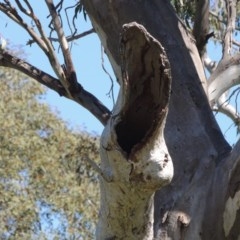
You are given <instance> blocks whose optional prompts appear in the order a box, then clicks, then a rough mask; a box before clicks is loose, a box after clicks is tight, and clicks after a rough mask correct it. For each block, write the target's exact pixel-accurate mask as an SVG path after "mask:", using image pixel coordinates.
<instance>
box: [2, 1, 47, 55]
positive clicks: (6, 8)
mask: <svg viewBox="0 0 240 240" xmlns="http://www.w3.org/2000/svg"><path fill="white" fill-rule="evenodd" d="M0 11H1V12H3V13H4V14H6V15H7V16H8V17H9V18H10V19H12V20H13V21H14V22H15V23H17V24H18V25H20V26H21V27H22V28H24V29H25V30H26V31H27V32H28V34H29V35H30V36H31V37H32V38H33V40H34V41H35V42H36V43H37V44H38V46H39V47H40V48H41V49H42V50H43V51H44V53H45V54H46V55H47V54H48V48H47V46H46V44H45V43H44V41H43V40H42V39H41V37H40V36H39V35H38V34H37V33H36V32H35V31H34V30H33V29H32V28H31V27H30V26H29V25H28V24H27V23H26V22H24V21H23V19H22V18H21V16H20V15H19V14H18V12H17V10H16V9H15V8H14V7H13V6H12V5H11V4H10V3H9V2H8V3H7V4H4V3H0Z"/></svg>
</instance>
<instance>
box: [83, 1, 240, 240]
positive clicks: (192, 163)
mask: <svg viewBox="0 0 240 240" xmlns="http://www.w3.org/2000/svg"><path fill="white" fill-rule="evenodd" d="M83 2H84V5H85V7H86V10H87V11H88V14H89V16H90V18H91V20H92V23H93V25H94V27H95V30H96V31H97V33H98V35H99V37H100V39H101V41H102V44H103V45H104V47H105V49H106V53H107V54H108V56H109V59H110V61H111V64H112V66H113V69H114V72H115V74H116V77H117V78H118V80H119V82H120V84H121V90H120V94H119V98H118V102H117V105H116V106H115V108H114V113H113V117H112V118H111V119H110V121H109V123H108V125H107V127H106V129H105V131H104V132H103V135H102V142H101V152H102V154H101V155H102V168H103V169H104V171H105V172H106V174H107V176H108V177H107V178H106V179H107V180H108V181H106V180H104V179H102V183H101V194H102V197H101V206H102V207H101V211H100V222H99V225H98V231H97V234H100V233H101V234H102V233H104V232H107V234H105V235H104V234H103V235H101V234H100V235H98V236H99V237H98V239H108V238H110V239H111V238H112V239H152V238H153V237H155V238H156V239H177V240H179V239H189V240H192V239H194V240H196V239H204V240H206V239H209V240H210V239H211V240H212V239H238V237H239V235H240V228H239V227H238V226H239V221H240V220H239V219H240V211H239V210H238V209H239V195H240V194H239V189H240V184H239V180H238V178H239V177H238V176H239V175H240V174H238V172H239V171H240V170H239V168H240V167H239V160H240V157H239V152H240V144H239V143H238V144H237V145H236V147H235V149H234V150H233V151H232V152H231V148H230V147H229V145H228V144H227V143H226V141H225V139H224V138H223V136H222V134H221V132H220V130H219V127H218V125H217V124H216V122H215V119H214V117H213V114H212V112H211V109H210V107H209V103H208V100H207V97H206V94H205V92H204V90H203V89H205V84H206V79H205V75H204V71H203V66H202V63H201V59H200V57H199V54H198V51H197V48H196V43H195V40H194V38H193V37H192V35H191V33H189V32H188V31H187V29H185V28H184V26H183V25H182V23H181V22H180V21H179V19H178V18H177V17H176V15H175V13H174V11H173V9H172V7H171V6H170V3H169V1H167V0H152V1H144V0H142V1H139V0H131V1H129V0H118V1H117V0H116V1H102V0H85V1H83ZM130 22H137V23H138V24H141V25H143V26H144V28H145V29H146V30H147V32H149V33H150V34H151V35H152V36H153V37H154V38H155V39H157V40H158V42H159V43H160V44H161V45H160V44H157V45H156V46H155V47H156V51H160V50H159V49H161V46H163V48H164V50H165V52H166V56H167V59H168V61H169V62H170V66H171V78H172V89H171V95H170V104H169V111H168V116H167V119H166V127H165V130H164V132H165V134H162V133H161V131H163V128H164V118H165V115H164V117H159V115H158V114H159V113H163V112H164V111H163V109H164V108H165V107H167V105H168V104H167V102H166V99H167V98H166V96H165V97H163V96H164V95H163V92H164V91H162V92H161V91H160V92H159V99H158V100H157V98H156V96H157V95H154V94H149V92H150V93H151V91H149V90H148V89H150V87H149V86H151V84H153V82H155V83H156V81H157V80H150V83H148V84H146V83H147V82H144V80H143V79H145V80H146V79H147V78H144V77H140V80H139V83H140V85H138V84H137V82H138V79H139V76H142V75H144V73H145V70H146V69H148V70H149V69H150V68H151V64H152V63H151V62H149V61H145V53H146V49H147V47H146V48H144V47H141V46H143V45H141V44H142V43H141V44H139V42H138V44H136V46H135V48H133V45H130V46H131V47H130V48H127V49H130V51H129V53H128V54H127V55H124V54H125V52H121V48H120V47H121V44H120V43H124V41H121V36H120V34H121V32H122V29H123V25H124V24H128V23H130ZM128 26H129V25H128ZM138 26H139V25H138ZM129 31H130V32H131V31H133V34H132V35H131V34H130V35H131V37H130V39H135V38H134V37H135V36H136V34H138V31H137V32H134V28H133V29H131V28H130V29H129ZM144 41H145V40H144ZM151 41H153V42H154V40H151ZM148 45H149V44H148ZM153 45H154V44H150V46H151V47H153ZM144 46H145V45H144ZM131 51H133V53H132V52H131ZM162 51H163V50H162ZM131 54H133V55H131ZM148 54H150V55H151V54H152V57H150V56H149V55H148V58H147V59H156V56H155V51H154V50H151V51H150V52H149V53H148ZM131 56H134V61H133V60H132V59H131ZM126 58H127V59H126ZM129 58H130V60H129V61H130V62H131V63H130V62H128V59H129ZM160 59H163V58H162V57H160ZM153 62H154V61H153ZM126 63H127V64H126ZM139 64H140V66H139ZM160 65H161V64H160ZM160 65H159V66H160ZM126 66H127V69H126ZM161 66H163V65H161ZM164 66H166V65H164ZM156 68H157V65H154V64H153V68H152V72H154V69H156ZM164 69H167V67H166V68H164V67H162V70H161V71H159V72H158V74H159V76H163V70H164ZM149 71H150V70H149ZM129 74H130V75H131V78H129V79H130V81H129V82H128V81H127V80H126V79H127V76H129ZM141 74H142V75H141ZM156 75H157V74H156ZM131 79H132V80H131ZM133 79H134V80H133ZM148 79H152V78H151V77H149V78H148ZM163 82H164V81H161V77H160V82H159V83H163ZM132 83H133V85H132ZM144 84H146V88H145V85H144ZM153 86H154V84H153ZM142 88H144V89H145V90H146V91H145V94H146V95H145V94H138V95H137V97H136V96H135V95H134V94H133V95H131V94H132V93H134V92H135V90H134V89H138V90H139V92H140V93H142V92H144V90H142ZM162 89H165V92H167V89H168V88H167V87H166V86H163V88H162ZM153 92H155V91H153ZM145 96H146V98H145ZM149 96H151V97H149ZM151 101H153V102H151ZM157 102H158V103H159V104H160V106H158V107H157V108H156V110H152V108H154V105H153V103H157ZM139 103H140V104H143V105H142V106H144V107H143V109H144V111H142V112H141V111H140V113H139V115H138V114H135V113H133V111H132V109H134V108H137V107H138V104H139ZM147 107H149V108H150V109H151V111H150V114H146V108H147ZM165 113H166V112H164V114H165ZM132 119H133V120H132ZM143 120H145V121H146V122H145V121H143ZM159 121H160V123H159ZM132 129H133V131H132ZM155 133H157V134H155ZM138 134H139V135H138ZM136 135H137V137H136ZM154 138H155V139H154ZM165 141H166V145H167V147H168V151H169V153H170V154H168V152H167V148H166V147H165ZM152 149H154V151H152ZM155 151H156V152H158V151H159V152H160V153H159V156H160V157H158V158H157V159H158V161H159V162H158V164H157V166H158V167H156V168H155V171H154V170H153V169H154V168H153V167H152V166H154V164H155V163H154V161H149V159H151V156H152V155H151V154H152V153H153V152H155ZM163 156H165V157H166V156H168V157H169V156H171V158H172V162H173V168H174V176H173V180H172V182H171V183H170V184H168V185H167V186H165V187H164V188H162V186H163V183H164V184H166V183H167V182H168V181H169V180H170V178H171V176H170V175H171V174H170V172H171V159H170V157H169V158H168V159H167V164H168V165H167V167H166V168H163V167H162V168H161V167H159V166H163V163H164V159H165V158H164V157H163ZM149 162H150V163H151V164H150V167H148V163H149ZM161 164H162V165H161ZM161 170H162V172H161ZM151 171H154V173H152V174H153V176H158V177H157V178H155V180H153V181H152V174H150V177H149V179H150V181H149V182H148V180H149V179H148V174H149V172H151ZM158 173H159V174H158ZM132 177H133V178H132ZM154 181H155V183H154V184H153V182H154ZM152 184H153V185H154V187H153V188H152ZM157 188H158V189H160V190H159V191H157V192H155V190H156V189H157ZM154 192H155V197H154V199H155V209H154V220H152V211H153V209H152V203H151V199H152V197H153V195H154ZM111 196H113V197H112V198H111ZM143 196H144V197H143ZM115 204H117V205H115ZM144 212H145V214H144ZM152 221H154V224H153V229H152V230H149V228H152ZM112 222H113V224H112ZM147 222H148V223H149V224H147ZM116 226H117V227H116ZM146 229H147V230H146ZM141 230H142V234H140V232H141ZM143 230H146V231H143ZM125 232H127V234H128V235H124V233H125ZM131 234H132V235H131ZM152 235H153V236H152Z"/></svg>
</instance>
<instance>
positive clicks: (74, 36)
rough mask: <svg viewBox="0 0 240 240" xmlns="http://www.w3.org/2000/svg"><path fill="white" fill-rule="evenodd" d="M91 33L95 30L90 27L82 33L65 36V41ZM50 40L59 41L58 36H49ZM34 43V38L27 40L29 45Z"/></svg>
mask: <svg viewBox="0 0 240 240" xmlns="http://www.w3.org/2000/svg"><path fill="white" fill-rule="evenodd" d="M91 33H95V30H94V29H93V28H92V29H90V30H88V31H85V32H83V33H79V34H76V35H72V36H68V37H67V41H68V42H71V41H74V40H78V39H80V38H83V37H85V36H87V35H89V34H91ZM48 39H49V40H50V41H51V42H59V39H58V38H53V37H50V38H48ZM33 43H34V40H32V39H30V40H29V41H28V42H27V45H31V44H33Z"/></svg>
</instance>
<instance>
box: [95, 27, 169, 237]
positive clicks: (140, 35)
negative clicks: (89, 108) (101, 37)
mask: <svg viewBox="0 0 240 240" xmlns="http://www.w3.org/2000/svg"><path fill="white" fill-rule="evenodd" d="M121 55H122V66H121V69H122V77H121V81H120V82H121V89H120V93H119V97H118V100H117V104H116V106H115V108H114V111H113V117H112V118H111V119H110V120H109V122H108V124H107V126H106V127H105V130H104V132H103V134H102V138H101V169H102V171H103V172H104V175H105V176H107V179H111V180H110V181H109V182H107V181H106V180H105V179H103V178H102V179H101V182H100V189H101V208H100V215H99V223H98V226H97V233H96V236H97V239H101V240H102V239H115V238H116V239H152V238H153V205H154V204H153V199H154V198H153V197H154V193H155V191H156V190H157V189H160V188H162V187H163V186H165V185H166V184H168V183H169V182H170V181H171V179H172V177H173V165H172V160H171V157H170V155H169V153H168V149H167V147H166V144H165V140H164V135H163V129H164V126H165V119H166V115H167V105H168V99H169V90H170V72H169V63H168V60H167V58H166V55H165V52H164V50H163V48H162V47H161V45H160V43H159V42H158V41H156V40H155V39H154V38H153V37H152V36H150V34H148V33H147V31H146V30H145V29H144V28H143V27H142V26H141V25H138V24H136V23H130V24H126V25H124V26H123V33H122V36H121ZM136 62H138V64H137V65H136V64H135V63H136ZM143 70H144V71H143ZM147 114H148V116H147ZM129 115H131V118H130V119H129ZM145 116H146V117H147V118H146V119H142V117H145ZM126 119H128V120H126Z"/></svg>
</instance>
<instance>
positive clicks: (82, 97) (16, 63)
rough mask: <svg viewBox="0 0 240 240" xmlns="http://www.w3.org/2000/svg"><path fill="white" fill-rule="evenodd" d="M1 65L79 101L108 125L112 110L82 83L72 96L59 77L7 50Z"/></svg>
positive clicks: (1, 55)
mask: <svg viewBox="0 0 240 240" xmlns="http://www.w3.org/2000/svg"><path fill="white" fill-rule="evenodd" d="M0 66H4V67H9V68H13V69H17V70H19V71H20V72H22V73H25V74H26V75H28V76H29V77H31V78H33V79H35V80H37V81H38V82H39V83H41V84H43V85H45V86H47V87H48V88H50V89H52V90H54V91H56V92H57V93H59V95H60V96H64V97H66V98H70V99H71V100H73V101H75V102H77V103H78V104H80V105H81V106H83V107H84V108H86V109H87V110H89V111H90V112H91V113H92V114H93V115H94V116H95V117H96V118H97V119H98V120H99V121H100V122H101V123H102V124H103V125H106V123H107V121H108V119H109V117H110V115H111V112H110V111H109V110H108V109H107V108H106V107H105V106H104V105H103V104H102V103H101V102H100V101H99V100H98V99H97V98H96V97H95V96H93V95H92V94H91V93H89V92H87V91H85V90H84V88H83V87H82V86H81V85H80V84H78V86H77V89H78V91H77V92H75V95H74V96H72V97H70V96H69V94H68V93H67V91H66V89H65V88H64V86H63V85H62V83H61V82H60V81H59V80H58V79H56V78H54V77H53V76H51V75H49V74H48V73H46V72H44V71H41V70H40V69H38V68H36V67H34V66H33V65H31V64H29V63H27V62H25V61H23V60H22V59H20V58H17V57H15V56H13V55H11V54H10V53H8V52H7V51H1V52H0Z"/></svg>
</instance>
